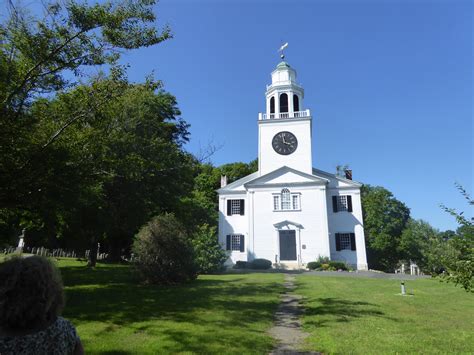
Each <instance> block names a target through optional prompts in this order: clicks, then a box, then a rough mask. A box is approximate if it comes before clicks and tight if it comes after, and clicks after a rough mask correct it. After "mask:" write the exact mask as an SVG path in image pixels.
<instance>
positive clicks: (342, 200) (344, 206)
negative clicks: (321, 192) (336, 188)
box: [332, 195, 352, 212]
mask: <svg viewBox="0 0 474 355" xmlns="http://www.w3.org/2000/svg"><path fill="white" fill-rule="evenodd" d="M332 209H333V211H334V212H352V196H351V195H336V196H333V197H332Z"/></svg>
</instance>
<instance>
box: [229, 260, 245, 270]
mask: <svg viewBox="0 0 474 355" xmlns="http://www.w3.org/2000/svg"><path fill="white" fill-rule="evenodd" d="M233 268H234V269H248V268H249V263H248V262H246V261H240V260H239V261H237V262H236V263H235V265H234V266H233Z"/></svg>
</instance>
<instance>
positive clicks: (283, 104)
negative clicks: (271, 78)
mask: <svg viewBox="0 0 474 355" xmlns="http://www.w3.org/2000/svg"><path fill="white" fill-rule="evenodd" d="M280 112H288V95H287V94H281V95H280Z"/></svg>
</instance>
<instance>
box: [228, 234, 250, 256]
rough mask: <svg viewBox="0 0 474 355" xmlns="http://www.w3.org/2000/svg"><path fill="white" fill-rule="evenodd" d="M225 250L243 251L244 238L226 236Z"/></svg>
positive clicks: (236, 235)
mask: <svg viewBox="0 0 474 355" xmlns="http://www.w3.org/2000/svg"><path fill="white" fill-rule="evenodd" d="M226 250H230V251H240V252H244V251H245V236H244V235H243V234H227V240H226Z"/></svg>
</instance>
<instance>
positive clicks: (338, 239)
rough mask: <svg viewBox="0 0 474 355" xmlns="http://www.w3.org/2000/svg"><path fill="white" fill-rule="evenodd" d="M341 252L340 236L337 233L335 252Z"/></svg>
mask: <svg viewBox="0 0 474 355" xmlns="http://www.w3.org/2000/svg"><path fill="white" fill-rule="evenodd" d="M340 250H341V236H340V235H339V233H336V251H340Z"/></svg>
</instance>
